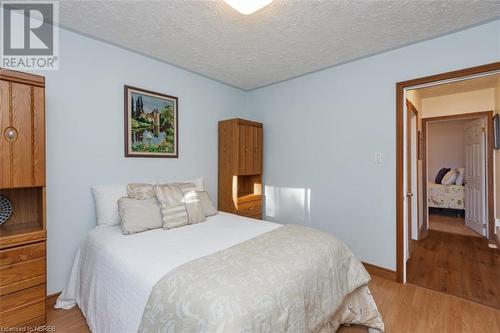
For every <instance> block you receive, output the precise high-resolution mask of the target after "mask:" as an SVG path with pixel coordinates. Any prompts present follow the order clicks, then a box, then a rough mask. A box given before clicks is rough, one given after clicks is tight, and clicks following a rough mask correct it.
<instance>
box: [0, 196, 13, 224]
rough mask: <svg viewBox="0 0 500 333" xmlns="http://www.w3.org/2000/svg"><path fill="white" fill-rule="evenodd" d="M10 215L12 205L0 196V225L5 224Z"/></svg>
mask: <svg viewBox="0 0 500 333" xmlns="http://www.w3.org/2000/svg"><path fill="white" fill-rule="evenodd" d="M11 215H12V203H11V202H10V201H9V199H8V198H7V197H4V196H3V195H0V225H2V224H4V223H5V222H7V220H8V219H9V218H10V216H11Z"/></svg>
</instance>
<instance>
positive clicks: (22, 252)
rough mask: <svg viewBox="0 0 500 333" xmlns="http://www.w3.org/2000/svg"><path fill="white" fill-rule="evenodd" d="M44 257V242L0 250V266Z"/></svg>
mask: <svg viewBox="0 0 500 333" xmlns="http://www.w3.org/2000/svg"><path fill="white" fill-rule="evenodd" d="M42 257H45V242H40V243H35V244H30V245H24V246H18V247H14V248H11V249H7V250H0V266H6V265H12V264H16V263H18V262H22V261H28V260H31V259H36V258H42Z"/></svg>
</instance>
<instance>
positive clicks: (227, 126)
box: [218, 119, 263, 219]
mask: <svg viewBox="0 0 500 333" xmlns="http://www.w3.org/2000/svg"><path fill="white" fill-rule="evenodd" d="M262 152H263V136H262V124H261V123H257V122H254V121H249V120H244V119H229V120H223V121H220V122H219V192H218V193H219V194H218V207H219V210H220V211H223V212H228V213H233V214H238V215H243V216H247V217H252V218H256V219H262V199H263V196H262Z"/></svg>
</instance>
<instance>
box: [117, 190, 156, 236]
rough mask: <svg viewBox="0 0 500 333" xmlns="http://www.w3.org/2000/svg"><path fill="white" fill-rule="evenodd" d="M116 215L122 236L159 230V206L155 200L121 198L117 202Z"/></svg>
mask: <svg viewBox="0 0 500 333" xmlns="http://www.w3.org/2000/svg"><path fill="white" fill-rule="evenodd" d="M118 213H119V214H120V218H121V228H122V232H123V234H124V235H129V234H135V233H137V232H142V231H147V230H151V229H157V228H161V227H162V226H163V220H162V218H161V213H160V206H159V205H158V202H157V201H156V199H155V198H150V199H145V200H136V199H131V198H126V197H125V198H121V199H119V200H118Z"/></svg>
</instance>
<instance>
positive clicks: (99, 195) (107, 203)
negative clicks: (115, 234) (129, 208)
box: [92, 184, 127, 226]
mask: <svg viewBox="0 0 500 333" xmlns="http://www.w3.org/2000/svg"><path fill="white" fill-rule="evenodd" d="M92 194H93V195H94V201H95V213H96V218H97V225H98V226H100V225H117V224H120V222H121V219H120V214H119V213H118V200H119V199H120V198H123V197H126V196H127V185H125V184H124V185H101V186H92Z"/></svg>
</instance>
